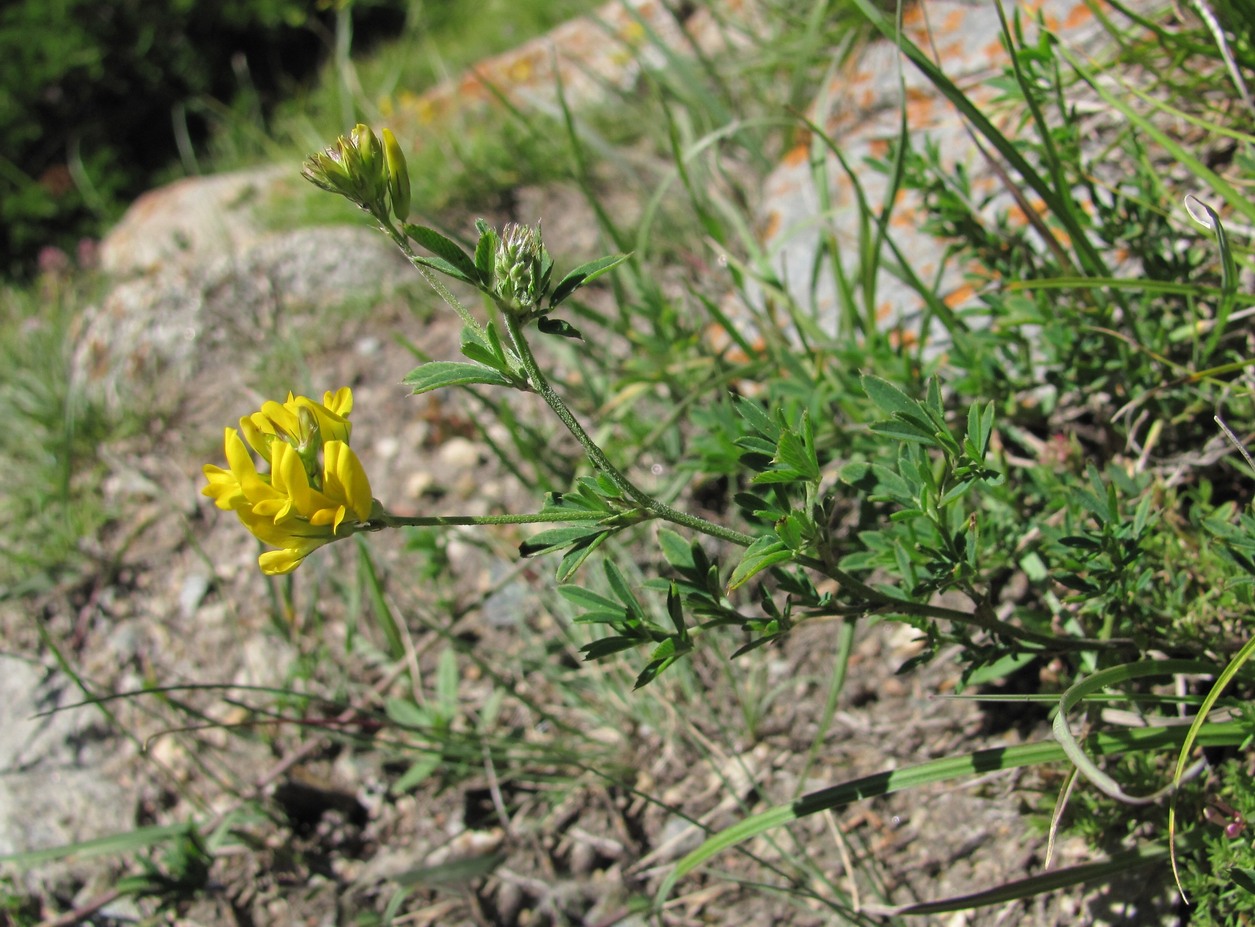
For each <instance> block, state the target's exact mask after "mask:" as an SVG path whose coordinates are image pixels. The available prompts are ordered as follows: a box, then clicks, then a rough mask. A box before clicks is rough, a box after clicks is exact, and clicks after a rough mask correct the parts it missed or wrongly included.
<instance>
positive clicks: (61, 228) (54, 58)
mask: <svg viewBox="0 0 1255 927" xmlns="http://www.w3.org/2000/svg"><path fill="white" fill-rule="evenodd" d="M478 6H480V4H459V3H456V2H455V0H351V2H344V0H340V2H331V0H318V2H314V0H225V2H216V3H197V2H195V0H6V2H5V3H4V4H2V5H0V61H2V62H4V65H3V66H2V67H0V276H2V277H7V278H22V277H26V276H29V275H30V274H31V273H32V272H33V271H34V270H36V269H37V260H38V254H39V252H40V250H41V249H43V248H45V247H47V246H54V247H57V248H61V249H64V250H66V251H69V252H71V253H73V250H74V248H75V246H76V245H77V243H78V242H79V241H80V240H81V239H83V238H94V237H98V236H99V235H100V234H101V233H102V232H103V231H104V230H105V229H106V228H107V226H108V224H109V223H110V222H112V221H115V220H116V219H117V218H118V217H119V216H120V214H121V212H122V211H123V210H124V209H125V208H126V205H127V204H128V203H129V202H130V201H131V200H132V199H133V198H134V197H135V196H137V195H138V194H139V193H141V192H143V191H144V190H145V189H148V188H150V187H152V186H154V185H155V184H157V183H160V182H162V181H163V180H168V179H170V178H171V177H174V176H178V175H179V174H183V173H193V172H196V171H197V170H199V166H198V161H197V158H196V152H197V150H199V149H202V148H203V147H204V146H205V145H206V144H207V142H208V140H209V139H210V137H211V136H212V134H213V133H214V131H215V121H219V122H220V121H222V120H223V119H224V118H233V119H236V120H239V119H248V120H252V121H254V122H260V123H264V122H265V120H267V119H268V117H269V115H270V113H271V112H273V110H274V108H275V107H276V106H277V105H278V104H279V103H280V102H281V101H283V100H285V99H289V98H291V97H292V96H293V95H299V94H300V92H301V91H302V90H303V88H305V87H306V86H308V85H310V84H312V83H314V81H315V78H316V75H317V73H318V71H319V69H320V68H321V67H323V66H324V65H325V64H326V63H327V62H328V61H330V60H332V59H333V58H334V57H335V55H336V53H337V47H339V48H340V49H341V51H342V50H343V46H344V44H345V42H346V38H348V37H351V40H352V42H353V45H354V51H355V52H361V51H363V50H364V49H365V48H368V47H369V46H371V45H373V44H375V43H376V42H378V41H379V40H382V39H386V38H392V37H395V36H397V35H398V34H401V33H403V32H406V31H412V30H416V29H418V28H419V23H420V22H421V24H422V25H421V28H422V29H424V30H432V29H437V28H439V27H441V26H442V25H446V24H448V23H449V21H450V20H456V19H458V18H460V17H462V16H465V15H469V14H470V13H471V12H472V11H470V10H467V9H466V8H468V7H478ZM554 6H556V7H558V8H560V9H557V10H555V14H556V15H559V16H560V15H562V14H563V13H565V12H568V11H569V6H570V4H569V3H557V4H554ZM257 128H258V129H263V126H260V125H259V126H257ZM263 131H264V129H263ZM257 154H258V155H259V156H260V154H261V152H258V153H257Z"/></svg>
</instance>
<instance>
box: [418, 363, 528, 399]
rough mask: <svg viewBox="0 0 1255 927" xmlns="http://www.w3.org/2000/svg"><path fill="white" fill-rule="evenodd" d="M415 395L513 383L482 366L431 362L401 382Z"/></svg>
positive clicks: (500, 374)
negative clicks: (457, 388)
mask: <svg viewBox="0 0 1255 927" xmlns="http://www.w3.org/2000/svg"><path fill="white" fill-rule="evenodd" d="M401 382H403V383H404V384H405V385H406V386H408V387H409V388H410V390H411V391H412V392H413V393H414V394H415V395H417V394H419V393H429V392H431V391H432V390H434V389H443V388H444V387H446V386H467V385H469V384H471V383H484V384H487V385H489V386H512V385H513V381H511V380H510V378H509V377H507V376H506V375H505V374H503V373H501V372H500V371H497V370H493V369H492V368H491V367H485V366H483V365H482V364H464V363H460V362H458V361H432V362H431V363H430V364H423V365H421V366H419V367H415V368H414V369H413V370H411V371H410V372H409V373H408V374H407V375H406V377H405V379H404V380H402V381H401Z"/></svg>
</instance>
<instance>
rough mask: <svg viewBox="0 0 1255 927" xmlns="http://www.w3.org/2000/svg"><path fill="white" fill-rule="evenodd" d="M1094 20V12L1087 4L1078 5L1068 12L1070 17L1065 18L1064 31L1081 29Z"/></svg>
mask: <svg viewBox="0 0 1255 927" xmlns="http://www.w3.org/2000/svg"><path fill="white" fill-rule="evenodd" d="M1093 18H1094V13H1093V11H1092V10H1091V9H1090V8H1089V6H1088V5H1087V4H1084V3H1078V4H1077V5H1076V6H1074V7H1072V9H1070V10H1068V15H1067V16H1066V17H1064V20H1063V28H1064V29H1079V28H1080V27H1081V26H1083V25H1084V24H1085V23H1087V22H1089V21H1090V20H1091V19H1093Z"/></svg>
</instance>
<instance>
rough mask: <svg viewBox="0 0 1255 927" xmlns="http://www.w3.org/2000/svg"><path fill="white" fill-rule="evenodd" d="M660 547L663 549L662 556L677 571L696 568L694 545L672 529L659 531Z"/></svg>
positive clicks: (660, 529)
mask: <svg viewBox="0 0 1255 927" xmlns="http://www.w3.org/2000/svg"><path fill="white" fill-rule="evenodd" d="M658 546H659V547H660V548H662V555H663V556H664V557H665V558H666V559H667V563H669V564H671V565H672V566H673V567H675V568H676V569H678V570H691V569H693V568H694V566H695V563H694V559H693V545H692V544H690V543H689V542H688V541H686V540H684V538H682V537H681V536H680V535H679V534H677V533H676V532H674V531H672V530H671V529H670V528H659V529H658Z"/></svg>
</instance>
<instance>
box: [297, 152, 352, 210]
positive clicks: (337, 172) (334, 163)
mask: <svg viewBox="0 0 1255 927" xmlns="http://www.w3.org/2000/svg"><path fill="white" fill-rule="evenodd" d="M301 175H302V176H303V177H304V178H305V179H306V180H308V181H310V183H313V184H316V185H317V186H319V187H322V188H323V189H324V190H326V191H328V192H329V193H338V194H340V195H341V196H347V197H349V198H350V199H351V198H352V196H353V191H354V184H353V178H352V177H350V176H349V172H348V171H347V170H346V169H345V167H344V155H343V154H342V153H341V151H340V149H339V147H334V146H333V147H331V148H327V149H325V150H323V151H320V152H318V153H317V154H314V155H310V156H309V157H308V158H306V159H305V163H304V165H303V166H302V169H301Z"/></svg>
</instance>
